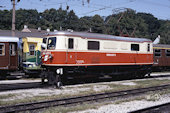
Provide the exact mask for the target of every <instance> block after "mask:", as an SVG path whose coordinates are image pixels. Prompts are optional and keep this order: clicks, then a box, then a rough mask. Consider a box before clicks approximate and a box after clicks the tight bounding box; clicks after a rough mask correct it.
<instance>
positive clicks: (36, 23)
mask: <svg viewBox="0 0 170 113" xmlns="http://www.w3.org/2000/svg"><path fill="white" fill-rule="evenodd" d="M11 23H12V11H11V10H10V11H8V10H0V29H2V30H10V29H11ZM24 25H28V27H29V28H35V29H37V28H38V27H41V29H44V30H45V29H47V28H49V29H51V30H54V29H56V30H67V29H73V30H74V31H83V32H87V31H91V32H95V33H103V34H111V35H117V36H131V37H142V38H149V39H151V40H154V39H155V38H156V37H157V36H158V35H161V43H163V44H170V21H169V20H158V19H157V18H155V17H154V16H153V15H152V14H147V13H136V11H134V10H132V9H128V10H127V11H124V12H120V13H117V14H114V15H109V16H107V17H106V19H105V20H104V19H103V18H102V17H101V16H100V15H94V16H84V17H81V18H78V16H77V15H76V14H75V13H74V11H73V10H71V11H69V10H63V9H62V8H59V9H58V10H56V9H53V8H52V9H47V10H45V11H44V12H41V13H38V12H37V10H25V9H19V10H17V11H16V29H18V30H21V29H23V26H24Z"/></svg>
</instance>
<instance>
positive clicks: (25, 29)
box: [21, 25, 31, 32]
mask: <svg viewBox="0 0 170 113" xmlns="http://www.w3.org/2000/svg"><path fill="white" fill-rule="evenodd" d="M21 32H31V31H30V30H29V29H28V26H27V25H24V29H23V30H22V31H21Z"/></svg>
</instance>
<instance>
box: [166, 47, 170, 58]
mask: <svg viewBox="0 0 170 113" xmlns="http://www.w3.org/2000/svg"><path fill="white" fill-rule="evenodd" d="M166 56H168V57H169V56H170V50H169V49H167V50H166Z"/></svg>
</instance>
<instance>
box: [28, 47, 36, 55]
mask: <svg viewBox="0 0 170 113" xmlns="http://www.w3.org/2000/svg"><path fill="white" fill-rule="evenodd" d="M29 51H30V52H29V53H30V55H32V56H33V55H35V46H34V44H31V45H29Z"/></svg>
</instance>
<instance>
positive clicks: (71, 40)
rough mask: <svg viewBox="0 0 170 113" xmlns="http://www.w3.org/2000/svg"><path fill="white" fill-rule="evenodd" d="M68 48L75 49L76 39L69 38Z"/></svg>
mask: <svg viewBox="0 0 170 113" xmlns="http://www.w3.org/2000/svg"><path fill="white" fill-rule="evenodd" d="M68 49H74V40H73V38H69V39H68Z"/></svg>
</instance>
